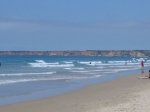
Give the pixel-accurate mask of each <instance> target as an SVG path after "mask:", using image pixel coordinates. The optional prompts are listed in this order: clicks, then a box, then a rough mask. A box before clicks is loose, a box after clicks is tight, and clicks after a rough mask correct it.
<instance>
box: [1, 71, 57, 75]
mask: <svg viewBox="0 0 150 112" xmlns="http://www.w3.org/2000/svg"><path fill="white" fill-rule="evenodd" d="M54 73H56V72H41V73H11V74H0V76H25V75H42V74H43V75H48V74H49V75H50V74H54Z"/></svg>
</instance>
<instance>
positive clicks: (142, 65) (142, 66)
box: [141, 61, 144, 74]
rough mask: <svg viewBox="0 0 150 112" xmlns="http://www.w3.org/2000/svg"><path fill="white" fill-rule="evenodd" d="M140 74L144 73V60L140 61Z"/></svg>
mask: <svg viewBox="0 0 150 112" xmlns="http://www.w3.org/2000/svg"><path fill="white" fill-rule="evenodd" d="M141 74H144V61H141Z"/></svg>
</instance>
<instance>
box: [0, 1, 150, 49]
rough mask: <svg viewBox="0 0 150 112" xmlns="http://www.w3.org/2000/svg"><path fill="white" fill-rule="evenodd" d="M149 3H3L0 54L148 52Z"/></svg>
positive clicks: (1, 7)
mask: <svg viewBox="0 0 150 112" xmlns="http://www.w3.org/2000/svg"><path fill="white" fill-rule="evenodd" d="M149 4H150V1H149V0H3V1H2V0H1V1H0V50H134V49H139V50H141V49H145V50H149V44H150V13H149V11H150V7H149Z"/></svg>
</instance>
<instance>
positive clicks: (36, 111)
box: [0, 75, 150, 112]
mask: <svg viewBox="0 0 150 112" xmlns="http://www.w3.org/2000/svg"><path fill="white" fill-rule="evenodd" d="M149 105H150V79H139V78H138V77H137V75H133V76H127V77H121V78H118V79H116V80H113V81H109V82H105V83H104V84H95V85H91V86H88V87H85V88H82V89H81V90H79V91H74V92H70V93H66V94H65V95H62V96H55V97H49V98H46V99H41V100H37V101H30V102H23V103H19V104H13V105H9V106H2V107H0V112H149V110H150V106H149Z"/></svg>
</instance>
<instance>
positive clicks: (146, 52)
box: [0, 50, 150, 57]
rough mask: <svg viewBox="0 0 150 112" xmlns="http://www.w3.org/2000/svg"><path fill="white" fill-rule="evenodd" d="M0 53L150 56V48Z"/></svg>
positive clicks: (10, 52) (4, 52) (13, 52)
mask: <svg viewBox="0 0 150 112" xmlns="http://www.w3.org/2000/svg"><path fill="white" fill-rule="evenodd" d="M0 55H47V56H135V57H149V56H150V50H129V51H127V50H85V51H0Z"/></svg>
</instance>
